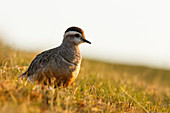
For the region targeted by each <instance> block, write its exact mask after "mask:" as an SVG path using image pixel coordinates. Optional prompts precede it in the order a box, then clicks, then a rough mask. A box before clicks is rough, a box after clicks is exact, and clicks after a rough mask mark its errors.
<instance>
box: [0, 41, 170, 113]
mask: <svg viewBox="0 0 170 113" xmlns="http://www.w3.org/2000/svg"><path fill="white" fill-rule="evenodd" d="M0 45H1V46H0V50H1V51H0V111H1V112H2V113H19V112H20V113H30V112H31V113H39V112H44V113H48V112H50V113H51V112H106V113H108V112H170V82H169V81H170V71H168V70H163V69H152V68H147V67H140V66H128V65H117V64H108V63H103V62H98V61H91V60H83V62H82V65H81V70H80V73H79V76H78V78H77V79H76V80H75V82H74V83H73V84H71V85H70V86H69V87H67V88H56V89H53V90H48V88H46V87H45V88H42V86H41V85H34V84H30V83H27V82H26V81H24V82H23V83H22V82H21V81H20V80H19V79H18V78H17V77H18V76H19V75H21V73H23V72H24V71H25V70H26V69H27V68H28V65H29V64H30V62H31V60H32V59H33V58H34V57H35V55H36V54H35V53H31V52H24V51H18V50H13V49H11V48H10V47H6V46H3V44H0Z"/></svg>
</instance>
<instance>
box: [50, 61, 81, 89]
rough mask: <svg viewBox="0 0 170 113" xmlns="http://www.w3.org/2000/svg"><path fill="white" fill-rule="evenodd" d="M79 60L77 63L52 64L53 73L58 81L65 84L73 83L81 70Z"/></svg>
mask: <svg viewBox="0 0 170 113" xmlns="http://www.w3.org/2000/svg"><path fill="white" fill-rule="evenodd" d="M80 64H81V62H79V63H78V64H77V65H74V64H68V63H62V65H60V66H59V65H57V64H56V66H54V65H53V66H51V67H50V69H51V75H50V76H52V77H54V78H55V79H56V81H57V82H62V83H63V85H64V86H68V85H69V84H71V83H72V82H73V81H74V80H75V79H76V78H77V75H78V73H79V70H80Z"/></svg>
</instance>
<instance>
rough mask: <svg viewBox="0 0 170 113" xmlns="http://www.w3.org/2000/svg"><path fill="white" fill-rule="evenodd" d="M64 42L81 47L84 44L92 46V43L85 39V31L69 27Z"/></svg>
mask: <svg viewBox="0 0 170 113" xmlns="http://www.w3.org/2000/svg"><path fill="white" fill-rule="evenodd" d="M63 41H66V42H70V43H73V44H75V45H79V44H81V43H84V42H86V43H89V44H91V42H90V41H88V40H86V39H85V35H84V31H83V30H82V29H81V28H79V27H69V28H68V29H67V30H66V31H65V33H64V40H63Z"/></svg>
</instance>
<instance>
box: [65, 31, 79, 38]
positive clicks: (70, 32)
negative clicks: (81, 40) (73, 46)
mask: <svg viewBox="0 0 170 113" xmlns="http://www.w3.org/2000/svg"><path fill="white" fill-rule="evenodd" d="M68 34H81V33H79V32H77V31H69V32H66V33H65V34H64V37H65V36H66V35H68Z"/></svg>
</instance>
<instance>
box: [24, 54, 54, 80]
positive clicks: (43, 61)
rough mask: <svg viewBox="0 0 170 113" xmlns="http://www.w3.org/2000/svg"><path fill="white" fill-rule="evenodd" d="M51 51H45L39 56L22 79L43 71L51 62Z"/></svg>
mask: <svg viewBox="0 0 170 113" xmlns="http://www.w3.org/2000/svg"><path fill="white" fill-rule="evenodd" d="M50 53H51V52H50V51H45V52H42V53H40V54H38V55H37V56H36V57H35V59H34V60H33V61H32V62H31V64H30V66H29V68H28V69H27V71H26V72H24V73H23V74H22V77H25V76H26V77H28V76H31V75H33V74H34V73H35V72H36V71H37V70H39V69H43V68H44V67H45V66H46V65H47V64H48V62H49V60H50V58H51V57H50V56H51V54H50Z"/></svg>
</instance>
